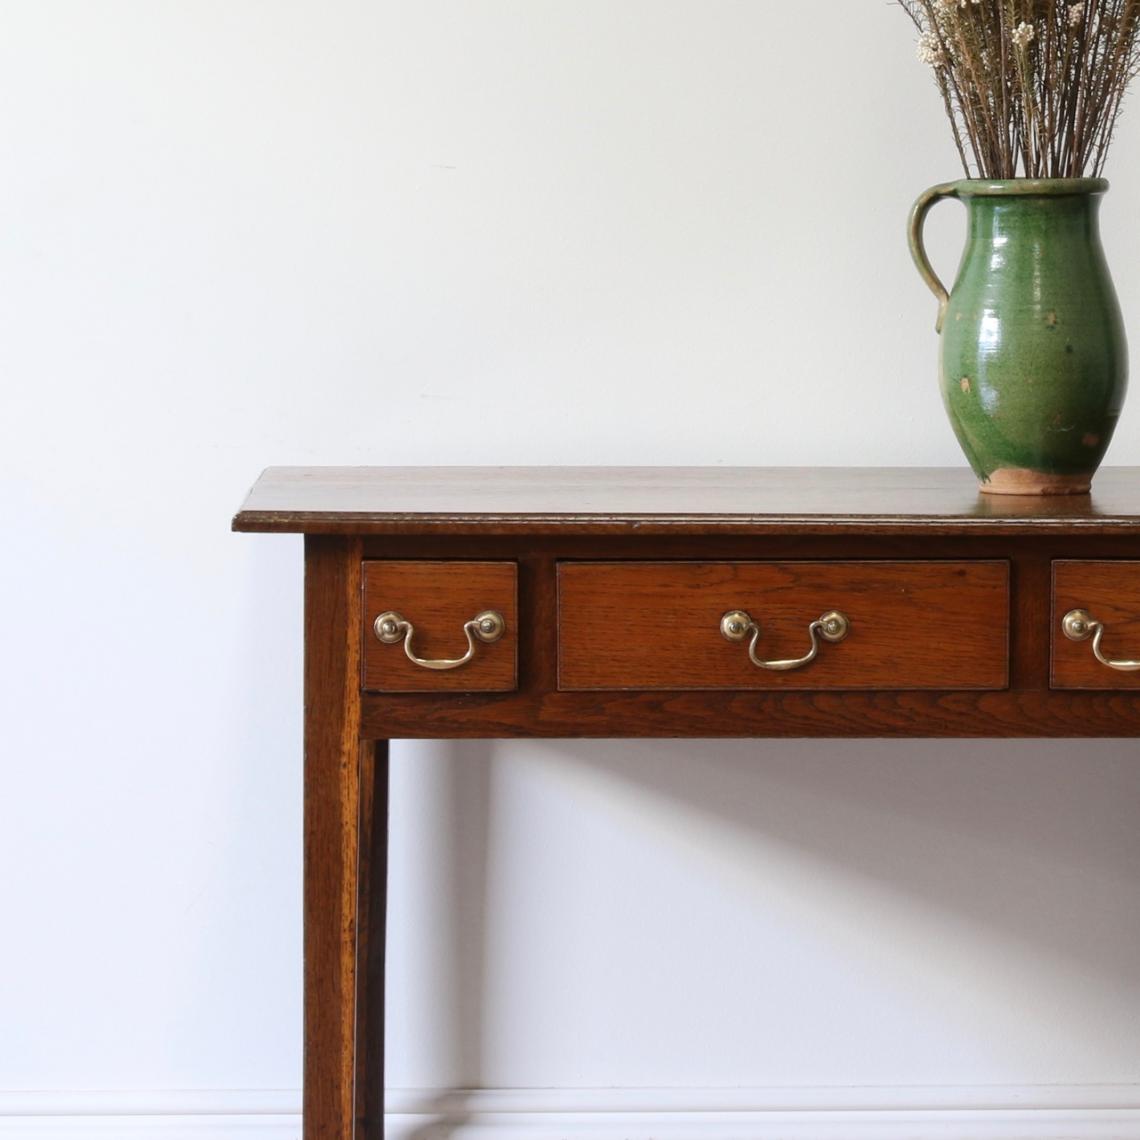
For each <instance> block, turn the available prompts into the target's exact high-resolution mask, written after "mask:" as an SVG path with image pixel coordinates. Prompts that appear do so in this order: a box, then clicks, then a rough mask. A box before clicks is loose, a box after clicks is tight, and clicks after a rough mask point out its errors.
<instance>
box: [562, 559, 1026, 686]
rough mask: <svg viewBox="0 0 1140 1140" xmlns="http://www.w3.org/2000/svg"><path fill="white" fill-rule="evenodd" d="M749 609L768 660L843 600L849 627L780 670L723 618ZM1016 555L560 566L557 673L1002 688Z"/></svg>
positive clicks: (641, 682)
mask: <svg viewBox="0 0 1140 1140" xmlns="http://www.w3.org/2000/svg"><path fill="white" fill-rule="evenodd" d="M729 610H745V611H747V612H748V613H749V614H750V615H751V617H752V619H753V620H754V621H755V622H756V623H757V624H758V625H759V627H760V638H759V640H758V642H757V646H756V653H757V656H758V657H760V658H761V660H771V659H774V658H775V659H786V658H800V657H802V656H804V655H805V654H806V653H807V652H808V650H809V648H810V645H811V641H810V637H809V633H808V627H809V626H810V625H811V623H812V622H813V621H816V620H817V619H818V618H819V617H821V616H822V615H823V614H824V613H826V612H828V611H830V610H838V611H840V612H841V613H843V614H844V615H845V616H846V617H847V618H848V619H849V620H850V622H851V630H850V633H849V634H848V636H847V638H846V639H845V640H844V641H842V642H840V643H838V644H834V645H832V644H827V643H824V644H823V645H822V646H821V648H820V651H819V655H818V657H817V658H816V660H815V661H813V662H812V663H811V664H810V665H807V666H805V667H804V668H802V669H797V670H795V671H791V672H769V671H767V670H764V669H761V668H758V667H757V666H756V665H754V664H753V663H752V662H751V661H750V660H749V657H748V647H747V643H741V642H729V641H726V640H725V639H724V638H723V637H722V636H721V633H720V621H721V617H722V615H723V614H725V613H726V612H727V611H729ZM1008 682H1009V566H1008V564H1007V563H1006V562H1001V561H992V562H935V561H921V562H609V563H598V562H587V563H563V564H561V565H560V566H559V568H558V683H559V688H561V689H565V690H591V689H602V690H605V689H633V690H637V689H641V690H653V689H774V690H779V691H787V690H790V689H886V690H894V691H902V690H907V689H1002V688H1005V686H1006V685H1007V684H1008Z"/></svg>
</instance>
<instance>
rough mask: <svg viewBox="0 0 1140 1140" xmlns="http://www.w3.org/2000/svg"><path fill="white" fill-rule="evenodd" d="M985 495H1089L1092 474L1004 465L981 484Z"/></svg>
mask: <svg viewBox="0 0 1140 1140" xmlns="http://www.w3.org/2000/svg"><path fill="white" fill-rule="evenodd" d="M981 489H982V494H983V495H1087V494H1088V493H1089V492H1090V491H1091V490H1092V476H1091V475H1047V474H1045V473H1044V472H1042V471H1030V470H1029V469H1028V468H1025V467H1003V468H1002V469H1001V470H1000V471H995V472H994V473H993V474H992V475H991V476H990V477H989V481H988V482H986V483H983V484H982V485H981Z"/></svg>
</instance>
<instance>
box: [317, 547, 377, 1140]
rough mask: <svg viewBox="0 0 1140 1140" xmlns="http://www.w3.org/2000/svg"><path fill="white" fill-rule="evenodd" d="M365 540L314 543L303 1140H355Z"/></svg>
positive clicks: (367, 751)
mask: <svg viewBox="0 0 1140 1140" xmlns="http://www.w3.org/2000/svg"><path fill="white" fill-rule="evenodd" d="M360 561H361V547H360V541H359V540H358V539H351V538H349V539H344V538H327V537H321V536H312V535H308V536H306V538H305V902H304V914H305V1062H304V1082H305V1087H304V1098H303V1110H304V1129H303V1131H304V1140H353V1134H354V1131H355V1121H356V1087H355V1086H356V1005H357V913H358V908H359V904H360V883H359V870H360V859H359V841H358V833H359V824H360V809H361V803H360V800H361V772H362V771H367V770H369V768H370V767H371V765H370V763H369V761H370V758H371V756H372V753H373V746H372V745H370V744H362V743H361V741H360Z"/></svg>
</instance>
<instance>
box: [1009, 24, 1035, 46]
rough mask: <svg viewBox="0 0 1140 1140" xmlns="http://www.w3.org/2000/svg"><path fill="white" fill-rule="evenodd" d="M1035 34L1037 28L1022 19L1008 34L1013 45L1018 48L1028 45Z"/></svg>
mask: <svg viewBox="0 0 1140 1140" xmlns="http://www.w3.org/2000/svg"><path fill="white" fill-rule="evenodd" d="M1036 36H1037V30H1036V29H1035V28H1034V27H1033V25H1032V24H1027V23H1026V22H1025V21H1024V20H1022V21H1021V23H1020V24H1018V25H1017V27H1016V28H1014V29H1013V31H1012V32H1010V34H1009V38H1010V39H1011V40H1013V42H1014V45H1015V46H1016V47H1019V48H1027V47H1029V45H1030V44H1031V43H1033V40H1034V38H1035V37H1036Z"/></svg>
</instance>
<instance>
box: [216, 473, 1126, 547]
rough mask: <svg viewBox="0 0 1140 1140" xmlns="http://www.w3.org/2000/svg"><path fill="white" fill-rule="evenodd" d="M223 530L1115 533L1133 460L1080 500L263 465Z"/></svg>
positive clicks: (716, 477) (839, 481) (756, 481)
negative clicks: (269, 466)
mask: <svg viewBox="0 0 1140 1140" xmlns="http://www.w3.org/2000/svg"><path fill="white" fill-rule="evenodd" d="M232 525H233V529H234V530H236V531H247V532H261V533H304V534H329V535H333V534H339V535H351V534H355V535H370V534H374V535H383V534H389V535H408V534H442V533H450V534H456V535H461V534H504V535H508V534H510V535H513V534H522V533H531V534H556V533H564V532H569V531H573V532H575V533H578V534H584V535H586V534H594V535H604V534H634V533H648V534H658V535H661V534H673V535H679V534H694V535H697V534H718V535H749V534H763V533H777V532H778V533H781V534H821V533H824V534H859V533H864V534H869V533H876V534H885V533H913V532H914V531H916V530H924V531H926V532H928V533H938V534H967V533H977V532H978V531H984V532H985V533H988V534H993V535H1001V534H1013V533H1021V534H1024V533H1073V532H1080V533H1084V534H1090V535H1095V534H1105V535H1108V534H1120V533H1123V532H1128V533H1136V531H1137V528H1140V468H1107V469H1105V470H1103V471H1102V472H1101V473H1100V474H1099V475H1098V477H1097V481H1096V483H1095V484H1094V489H1093V493H1092V495H1091V496H1089V495H1085V496H1073V497H1059V498H1029V497H1004V496H993V495H983V494H980V493H979V492H978V489H977V485H976V483H975V482H974V479H973V476H972V474H971V473H970V472H969V471H968V470H963V469H958V468H904V467H899V468H729V467H703V468H702V467H669V468H642V467H525V468H523V467H519V468H512V467H307V468H306V467H274V468H268V469H267V470H266V471H265V472H263V473H262V475H261V477H260V478H259V479H258V481H257V483H256V484H255V485H254V487H253V488H252V490H251V491H250V493H249V495H248V497H247V499H246V502H245V505H244V506H243V508H242V509H241V510H240V511H239V512H238V514H237V515H236V516H235V517H234V519H233V524H232Z"/></svg>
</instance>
